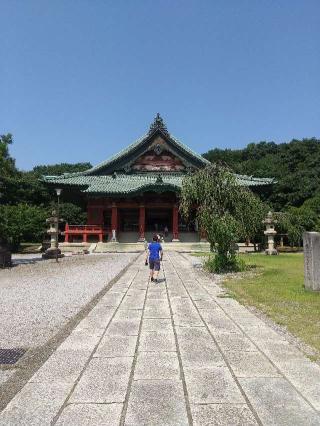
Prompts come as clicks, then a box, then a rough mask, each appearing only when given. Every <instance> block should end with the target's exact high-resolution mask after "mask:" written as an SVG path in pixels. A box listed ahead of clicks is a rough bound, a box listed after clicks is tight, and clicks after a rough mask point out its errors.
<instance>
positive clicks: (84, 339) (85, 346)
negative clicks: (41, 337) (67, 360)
mask: <svg viewBox="0 0 320 426" xmlns="http://www.w3.org/2000/svg"><path fill="white" fill-rule="evenodd" d="M102 334H103V330H102V329H96V330H90V332H89V331H88V330H86V329H83V330H78V329H75V330H74V331H73V332H72V333H71V334H70V335H69V336H68V337H67V338H66V339H65V341H64V342H63V343H62V344H61V345H60V346H59V347H58V349H57V351H65V350H70V349H72V350H82V351H91V352H92V351H93V350H94V349H95V347H96V345H97V344H98V342H99V340H100V339H101V336H102Z"/></svg>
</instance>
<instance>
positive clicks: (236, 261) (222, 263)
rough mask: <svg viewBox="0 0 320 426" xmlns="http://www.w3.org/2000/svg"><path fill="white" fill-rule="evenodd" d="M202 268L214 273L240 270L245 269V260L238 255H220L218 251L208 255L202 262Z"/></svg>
mask: <svg viewBox="0 0 320 426" xmlns="http://www.w3.org/2000/svg"><path fill="white" fill-rule="evenodd" d="M204 268H205V269H206V270H207V271H208V272H214V273H216V274H221V273H227V272H242V271H245V270H246V269H247V266H246V264H245V261H244V260H243V259H241V257H240V256H239V255H236V254H232V255H227V256H224V255H221V254H219V253H216V254H213V255H210V256H208V257H207V259H206V260H205V262H204Z"/></svg>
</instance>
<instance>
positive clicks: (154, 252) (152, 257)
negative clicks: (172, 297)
mask: <svg viewBox="0 0 320 426" xmlns="http://www.w3.org/2000/svg"><path fill="white" fill-rule="evenodd" d="M148 249H149V268H150V279H151V281H153V282H155V283H157V282H158V275H159V271H160V261H161V260H162V256H163V251H162V247H161V244H160V243H159V241H158V236H157V235H154V236H153V238H152V242H151V243H150V244H149V247H148Z"/></svg>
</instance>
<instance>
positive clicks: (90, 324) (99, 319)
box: [77, 308, 116, 332]
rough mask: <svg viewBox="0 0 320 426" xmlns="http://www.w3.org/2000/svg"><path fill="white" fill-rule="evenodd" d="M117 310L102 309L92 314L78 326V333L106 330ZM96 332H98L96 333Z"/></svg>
mask: <svg viewBox="0 0 320 426" xmlns="http://www.w3.org/2000/svg"><path fill="white" fill-rule="evenodd" d="M115 309H116V308H108V310H107V309H103V310H102V309H101V310H99V311H95V312H94V313H90V314H89V315H88V316H87V317H86V318H84V319H83V320H82V321H81V322H80V323H79V324H78V325H77V331H80V330H88V331H92V330H97V329H105V328H106V327H107V325H108V323H109V322H110V320H111V318H112V316H113V314H114V312H115ZM95 332H96V331H95Z"/></svg>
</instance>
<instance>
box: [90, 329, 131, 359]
mask: <svg viewBox="0 0 320 426" xmlns="http://www.w3.org/2000/svg"><path fill="white" fill-rule="evenodd" d="M137 339H138V336H114V335H108V334H106V335H105V336H104V337H103V339H102V340H101V342H100V344H99V346H98V348H97V350H96V352H95V353H94V357H98V358H101V357H121V356H133V355H134V353H135V349H136V344H137Z"/></svg>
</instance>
